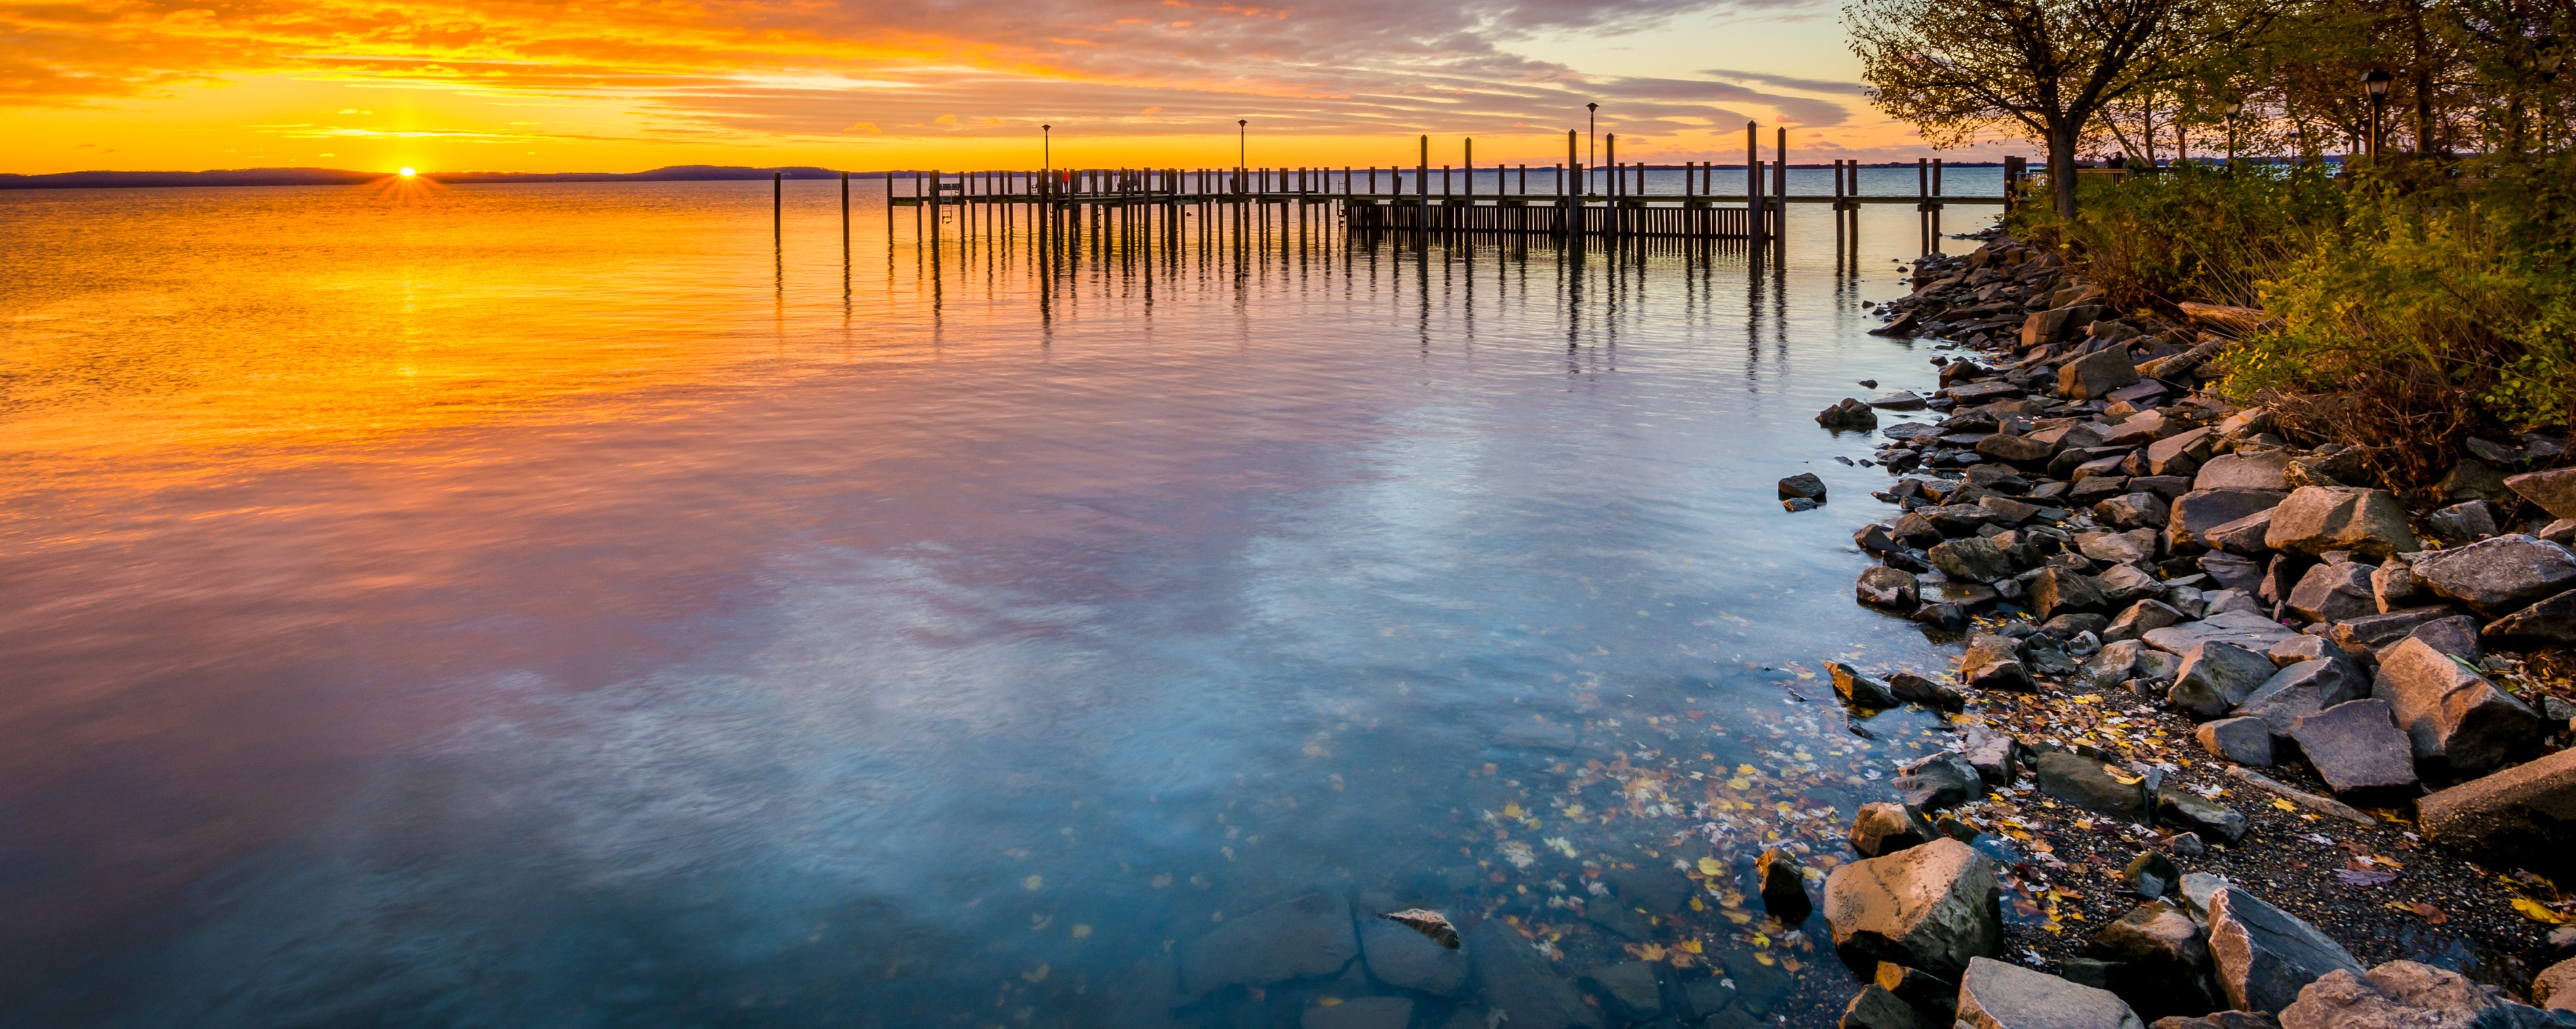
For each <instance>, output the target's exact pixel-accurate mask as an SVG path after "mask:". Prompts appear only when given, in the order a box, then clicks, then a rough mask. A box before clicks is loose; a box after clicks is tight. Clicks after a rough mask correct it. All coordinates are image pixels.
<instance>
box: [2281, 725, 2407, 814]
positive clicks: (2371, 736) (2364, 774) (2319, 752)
mask: <svg viewBox="0 0 2576 1029" xmlns="http://www.w3.org/2000/svg"><path fill="white" fill-rule="evenodd" d="M2290 738H2291V739H2293V740H2297V741H2298V743H2299V753H2301V754H2304V755H2307V759H2308V766H2309V767H2311V768H2314V769H2316V770H2317V778H2320V779H2323V780H2325V781H2326V785H2327V786H2329V787H2332V788H2333V789H2334V791H2335V796H2338V797H2342V798H2344V799H2346V800H2364V801H2375V800H2384V799H2385V800H2393V799H2398V798H2403V797H2406V796H2409V795H2411V794H2413V793H2414V792H2415V753H2414V749H2413V747H2412V746H2411V745H2410V744H2409V743H2408V742H2407V739H2406V734H2405V733H2403V732H2399V731H2398V729H2397V723H2396V722H2395V721H2394V720H2392V719H2391V718H2390V717H2389V714H2388V705H2387V704H2386V703H2384V702H2381V701H2377V700H2355V701H2351V702H2349V703H2344V704H2337V705H2335V706H2333V707H2330V708H2327V709H2325V710H2323V711H2319V712H2317V713H2316V714H2312V715H2307V716H2304V717H2302V718H2300V719H2299V720H2298V721H2297V722H2296V723H2294V724H2292V725H2291V727H2290Z"/></svg>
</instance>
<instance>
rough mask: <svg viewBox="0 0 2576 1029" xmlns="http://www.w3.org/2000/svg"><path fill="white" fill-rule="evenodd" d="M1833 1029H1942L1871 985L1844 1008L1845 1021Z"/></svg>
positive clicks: (1880, 987) (1883, 990) (1938, 1023)
mask: <svg viewBox="0 0 2576 1029" xmlns="http://www.w3.org/2000/svg"><path fill="white" fill-rule="evenodd" d="M1834 1029H1942V1023H1941V1022H1935V1021H1933V1020H1932V1019H1931V1018H1929V1017H1927V1016H1925V1015H1924V1014H1923V1013H1922V1012H1920V1011H1917V1010H1915V1009H1914V1005H1911V1004H1908V1003H1906V1002H1905V1001H1904V1000H1903V999H1902V998H1899V997H1898V996H1897V995H1895V994H1893V993H1890V992H1888V990H1887V987H1884V986H1880V985H1879V984H1877V983H1871V984H1869V985H1867V986H1864V987H1861V991H1860V992H1859V993H1858V994H1855V995H1853V997H1852V999H1851V1003H1850V1004H1848V1005H1845V1006H1844V1007H1843V1017H1842V1020H1841V1021H1838V1022H1835V1023H1834Z"/></svg>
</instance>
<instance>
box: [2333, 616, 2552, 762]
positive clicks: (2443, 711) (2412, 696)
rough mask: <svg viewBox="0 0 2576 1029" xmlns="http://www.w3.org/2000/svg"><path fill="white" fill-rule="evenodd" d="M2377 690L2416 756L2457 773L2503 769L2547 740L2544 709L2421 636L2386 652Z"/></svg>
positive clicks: (2373, 689)
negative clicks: (2539, 710)
mask: <svg viewBox="0 0 2576 1029" xmlns="http://www.w3.org/2000/svg"><path fill="white" fill-rule="evenodd" d="M2370 695H2371V696H2373V697H2375V698H2378V699H2380V700H2384V701H2387V702H2388V707H2389V710H2390V712H2391V713H2393V714H2394V715H2395V716H2396V718H2397V724H2398V726H2399V727H2400V728H2402V729H2404V730H2406V735H2407V737H2408V738H2409V739H2411V740H2413V741H2414V746H2415V758H2416V760H2417V761H2420V762H2430V763H2433V764H2435V765H2436V766H2438V767H2440V768H2443V769H2446V770H2449V771H2452V772H2481V771H2485V770H2487V769H2491V768H2496V767H2498V766H2501V765H2503V764H2504V763H2505V762H2507V761H2510V760H2513V759H2515V758H2517V757H2520V756H2521V754H2522V752H2523V751H2524V750H2525V749H2527V748H2529V747H2530V746H2531V745H2532V743H2534V742H2535V741H2537V740H2538V739H2539V738H2540V733H2541V723H2540V715H2539V714H2538V713H2536V712H2534V711H2532V710H2531V709H2530V708H2528V707H2525V706H2523V703H2522V702H2521V701H2519V700H2516V699H2514V698H2513V697H2512V695H2510V694H2507V693H2506V692H2504V691H2503V690H2499V689H2497V688H2495V686H2494V685H2493V684H2491V683H2489V682H2487V680H2486V677H2485V676H2482V675H2479V674H2478V673H2476V672H2473V671H2470V670H2469V669H2467V668H2464V667H2462V666H2461V665H2460V663H2459V662H2457V661H2454V660H2452V659H2451V658H2450V656H2449V655H2447V654H2444V653H2442V652H2440V651H2437V650H2434V649H2433V648H2432V647H2431V646H2430V645H2428V644H2426V643H2425V642H2424V641H2422V640H2416V639H2409V640H2406V641H2404V642H2401V643H2399V644H2397V645H2396V646H2393V647H2390V648H2388V651H2387V653H2384V654H2382V655H2380V658H2379V675H2378V677H2377V679H2375V680H2374V681H2373V682H2372V684H2371V691H2370Z"/></svg>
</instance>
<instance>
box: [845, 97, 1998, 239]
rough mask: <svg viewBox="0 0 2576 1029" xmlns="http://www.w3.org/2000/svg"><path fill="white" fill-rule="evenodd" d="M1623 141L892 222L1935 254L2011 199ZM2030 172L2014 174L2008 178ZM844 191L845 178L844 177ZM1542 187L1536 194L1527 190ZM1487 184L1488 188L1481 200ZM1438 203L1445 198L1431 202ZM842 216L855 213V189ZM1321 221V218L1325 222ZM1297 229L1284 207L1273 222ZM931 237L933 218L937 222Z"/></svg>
mask: <svg viewBox="0 0 2576 1029" xmlns="http://www.w3.org/2000/svg"><path fill="white" fill-rule="evenodd" d="M1618 138H1619V137H1618V136H1617V134H1615V133H1613V134H1611V135H1609V136H1608V137H1607V140H1606V142H1607V144H1608V146H1607V149H1606V152H1605V157H1606V158H1607V159H1606V160H1605V161H1604V162H1603V164H1602V165H1601V166H1600V167H1586V166H1585V165H1584V164H1583V163H1582V162H1581V161H1580V160H1578V158H1579V157H1580V152H1579V150H1578V147H1579V146H1580V142H1581V141H1580V136H1579V134H1578V133H1575V132H1570V131H1569V132H1568V133H1566V158H1567V159H1566V161H1565V162H1563V163H1560V164H1556V165H1551V166H1541V167H1539V168H1537V169H1535V172H1536V174H1535V175H1533V169H1532V168H1531V167H1530V166H1529V165H1526V164H1523V165H1512V166H1507V165H1491V166H1486V167H1483V168H1479V167H1478V166H1477V165H1476V163H1475V143H1474V141H1473V140H1468V141H1466V143H1465V147H1464V151H1463V153H1462V158H1463V160H1462V162H1461V165H1460V166H1458V167H1455V168H1453V167H1452V166H1450V165H1446V164H1443V165H1439V166H1437V167H1436V168H1435V167H1434V166H1433V165H1432V164H1431V151H1430V145H1431V144H1430V137H1428V136H1424V137H1422V140H1421V153H1420V160H1418V161H1417V162H1416V164H1415V166H1414V167H1412V168H1395V167H1389V168H1378V167H1366V168H1361V167H1351V166H1344V167H1341V168H1324V167H1296V168H1223V169H1219V168H1117V169H1107V168H1081V169H1047V170H1042V171H1034V172H1033V171H970V172H945V171H926V172H888V173H885V176H886V216H887V218H888V219H889V221H891V219H892V218H893V217H894V213H895V211H896V210H897V209H899V208H907V207H908V208H913V209H914V210H915V212H916V214H917V215H919V214H923V213H928V212H936V211H939V210H941V209H945V208H952V207H953V208H961V209H964V210H966V211H970V212H974V213H975V214H976V215H977V216H978V217H979V218H982V217H989V218H994V219H998V220H1001V221H1002V222H1004V223H1005V224H1008V223H1011V222H1019V221H1025V223H1026V224H1027V225H1028V226H1029V227H1030V228H1031V229H1032V230H1036V231H1040V232H1049V231H1050V230H1052V231H1053V233H1056V234H1066V235H1072V236H1076V237H1078V236H1080V235H1082V234H1083V232H1084V228H1085V227H1086V226H1094V227H1100V228H1105V227H1107V226H1108V225H1109V224H1110V223H1112V222H1133V223H1137V225H1136V227H1138V228H1146V227H1149V226H1154V225H1167V226H1170V227H1171V228H1172V229H1173V230H1174V231H1177V229H1178V225H1179V222H1180V221H1181V219H1182V217H1184V215H1185V213H1190V212H1195V213H1199V214H1210V213H1215V212H1216V211H1217V210H1218V209H1230V210H1232V211H1233V212H1235V214H1236V215H1237V216H1242V217H1254V218H1267V217H1270V215H1268V214H1259V213H1256V212H1259V211H1260V209H1262V208H1267V207H1271V206H1274V205H1275V206H1278V207H1282V208H1291V209H1294V210H1295V212H1296V215H1297V216H1300V217H1303V216H1309V215H1310V214H1312V213H1321V214H1323V215H1324V216H1325V217H1334V218H1338V219H1339V220H1340V221H1341V222H1342V225H1343V227H1344V228H1345V229H1346V230H1347V231H1348V233H1349V234H1350V235H1352V236H1353V237H1356V238H1361V239H1367V238H1374V237H1379V236H1388V235H1405V236H1416V237H1442V236H1451V235H1469V236H1504V237H1545V238H1550V239H1554V240H1558V241H1562V242H1564V243H1567V244H1569V245H1573V246H1583V245H1586V244H1587V243H1588V242H1590V241H1613V240H1620V239H1628V238H1635V239H1640V240H1644V239H1655V240H1680V241H1706V242H1716V241H1729V242H1734V243H1741V244H1744V245H1746V246H1748V247H1751V246H1777V245H1778V244H1779V243H1780V242H1781V240H1782V238H1783V235H1784V234H1783V231H1782V228H1783V221H1784V219H1785V218H1786V216H1787V212H1788V209H1789V207H1790V206H1791V205H1794V204H1808V205H1829V209H1830V210H1832V211H1833V212H1834V214H1835V217H1836V226H1835V228H1836V235H1837V236H1838V237H1840V236H1842V235H1843V234H1844V233H1846V232H1849V233H1853V234H1857V232H1858V231H1859V216H1858V212H1859V211H1860V209H1861V208H1862V207H1863V206H1864V205H1875V204H1912V205H1914V208H1915V210H1916V211H1917V212H1919V213H1920V218H1919V219H1918V220H1919V224H1920V231H1921V236H1922V243H1923V249H1924V250H1925V251H1926V252H1929V251H1931V250H1933V249H1935V248H1936V247H1937V246H1938V240H1939V238H1940V231H1941V230H1940V219H1941V211H1942V210H1943V209H1944V208H1946V207H1948V206H1951V205H1999V204H2006V203H2008V199H2007V197H1991V196H1988V197H1962V196H1951V195H1946V194H1944V193H1943V192H1942V188H1941V185H1942V184H1941V172H1942V163H1941V161H1940V160H1939V159H1923V160H1919V161H1918V162H1917V166H1916V167H1917V175H1916V179H1917V187H1916V191H1915V195H1913V196H1901V195H1900V196H1863V195H1861V190H1860V171H1861V164H1860V162H1857V161H1839V160H1838V161H1834V162H1832V163H1831V164H1830V165H1827V166H1825V167H1829V168H1830V169H1831V170H1832V172H1833V176H1832V178H1833V183H1834V190H1833V192H1832V193H1831V194H1830V195H1797V196H1792V195H1789V192H1788V172H1789V163H1788V130H1787V129H1785V128H1783V129H1779V130H1778V131H1777V135H1776V143H1775V150H1774V152H1773V155H1772V158H1771V159H1770V160H1764V159H1763V155H1762V153H1761V146H1760V143H1761V140H1760V131H1759V129H1758V127H1756V126H1753V125H1750V124H1748V125H1747V126H1746V128H1745V140H1746V160H1745V163H1744V165H1742V166H1740V167H1729V168H1727V169H1725V170H1726V171H1727V172H1728V173H1729V177H1730V178H1731V177H1732V172H1734V171H1738V170H1740V171H1742V172H1743V173H1744V185H1743V189H1742V191H1741V192H1730V193H1720V192H1718V191H1717V183H1718V178H1719V172H1720V170H1721V169H1720V166H1718V165H1716V164H1715V163H1713V162H1689V163H1684V164H1678V165H1676V164H1664V165H1648V164H1645V163H1642V162H1621V161H1620V160H1619V159H1618ZM2020 164H2021V162H2007V166H2006V167H2007V171H2006V176H2007V180H2008V189H2007V194H2008V195H2009V193H2010V186H2011V183H2010V180H2011V179H2014V178H2017V177H2019V176H2018V174H2017V173H2020V172H2022V170H2023V169H2022V168H2021V167H2019V165H2020ZM1649 171H1655V172H1660V173H1666V174H1665V175H1663V178H1664V179H1665V180H1666V182H1667V183H1669V180H1670V177H1671V176H1670V175H1669V173H1670V172H1674V171H1678V172H1680V173H1681V176H1680V177H1681V180H1682V184H1681V191H1680V192H1679V193H1671V192H1660V193H1649V192H1648V191H1647V189H1646V186H1647V173H1648V172H1649ZM845 178H846V176H845ZM1533 179H1536V180H1537V182H1536V185H1537V187H1538V188H1537V189H1535V190H1533V189H1532V180H1533ZM1480 187H1482V188H1480ZM1435 190H1436V192H1435ZM842 206H843V217H844V219H845V220H846V218H847V215H848V211H847V208H848V198H847V189H846V187H844V191H843V201H842ZM1317 208H1321V211H1320V212H1316V211H1315V209H1317ZM1277 214H1278V215H1279V216H1280V217H1283V218H1284V217H1289V216H1290V215H1289V212H1288V211H1287V210H1282V211H1279V212H1277ZM930 221H931V224H932V225H933V226H934V227H935V225H936V223H937V219H936V218H932V219H930Z"/></svg>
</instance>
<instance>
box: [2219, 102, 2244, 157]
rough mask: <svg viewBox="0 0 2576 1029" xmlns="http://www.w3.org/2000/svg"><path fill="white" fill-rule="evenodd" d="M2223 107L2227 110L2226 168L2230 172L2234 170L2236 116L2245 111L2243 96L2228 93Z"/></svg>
mask: <svg viewBox="0 0 2576 1029" xmlns="http://www.w3.org/2000/svg"><path fill="white" fill-rule="evenodd" d="M2223 109H2224V110H2225V111H2226V112H2227V170H2229V171H2231V172H2232V171H2235V170H2236V118H2237V116H2238V115H2242V114H2244V113H2245V98H2244V97H2241V96H2237V95H2236V94H2234V93H2230V94H2228V95H2227V101H2226V107H2225V108H2223Z"/></svg>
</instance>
